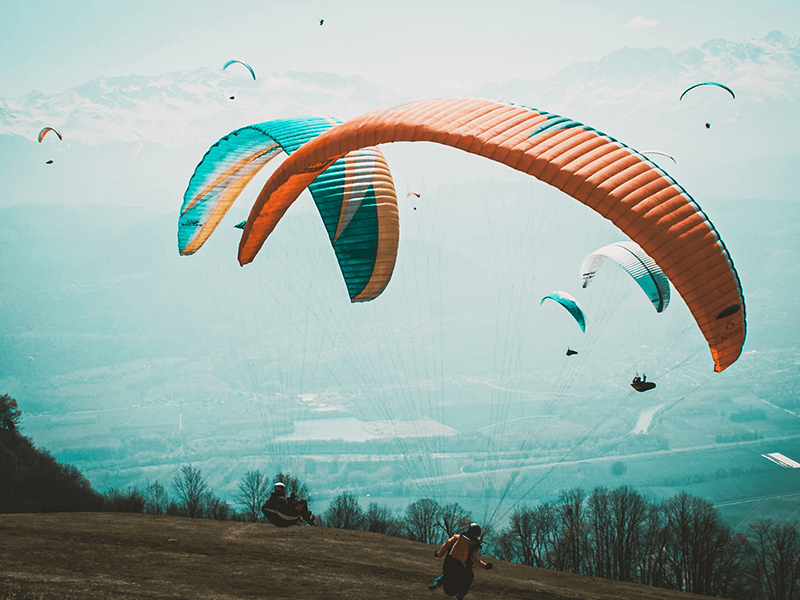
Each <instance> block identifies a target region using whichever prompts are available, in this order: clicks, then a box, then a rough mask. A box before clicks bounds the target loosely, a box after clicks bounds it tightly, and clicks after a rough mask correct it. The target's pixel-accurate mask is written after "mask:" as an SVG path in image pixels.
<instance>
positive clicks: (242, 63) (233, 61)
mask: <svg viewBox="0 0 800 600" xmlns="http://www.w3.org/2000/svg"><path fill="white" fill-rule="evenodd" d="M233 64H239V65H242V66H244V67H245V68H246V69H247V70H248V71H250V75H252V76H253V81H255V79H256V72H255V71H253V67H251V66H250V65H248V64H247V63H246V62H242V61H240V60H229V61H228V62H226V63H225V66H223V67H222V70H223V71H224V70H225V69H227V68H228V67H230V66H231V65H233ZM231 100H233V96H231Z"/></svg>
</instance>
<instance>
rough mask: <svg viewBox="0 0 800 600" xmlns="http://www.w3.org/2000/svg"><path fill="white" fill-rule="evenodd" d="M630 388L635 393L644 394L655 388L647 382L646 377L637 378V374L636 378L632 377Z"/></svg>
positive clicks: (651, 383) (654, 385)
mask: <svg viewBox="0 0 800 600" xmlns="http://www.w3.org/2000/svg"><path fill="white" fill-rule="evenodd" d="M631 387H632V388H633V389H635V390H636V391H637V392H646V391H647V390H652V389H653V388H654V387H656V384H655V383H653V382H652V381H647V375H643V376H642V377H639V374H638V373H637V374H636V377H634V378H633V381H631Z"/></svg>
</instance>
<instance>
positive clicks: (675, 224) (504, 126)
mask: <svg viewBox="0 0 800 600" xmlns="http://www.w3.org/2000/svg"><path fill="white" fill-rule="evenodd" d="M400 141H406V142H415V141H428V142H437V143H440V144H444V145H447V146H452V147H455V148H460V149H461V150H464V151H466V152H470V153H473V154H477V155H480V156H484V157H486V158H488V159H491V160H495V161H497V162H500V163H503V164H505V165H507V166H509V167H512V168H514V169H517V170H519V171H522V172H524V173H528V174H529V175H532V176H534V177H536V178H537V179H540V180H542V181H544V182H546V183H549V184H550V185H552V186H554V187H556V188H558V189H560V190H562V191H563V192H565V193H566V194H568V195H570V196H572V197H573V198H575V199H576V200H578V201H579V202H582V203H583V204H585V205H586V206H589V207H590V208H592V209H594V210H595V211H597V212H598V213H599V214H601V215H602V216H604V217H605V218H607V219H609V220H610V221H612V222H613V223H614V224H615V225H616V226H617V227H618V228H619V229H620V230H621V231H622V232H623V233H625V234H626V235H627V236H628V237H629V238H630V239H631V240H633V241H634V242H636V243H637V244H639V246H641V247H642V249H643V250H644V251H645V252H646V253H647V254H648V255H649V256H651V257H652V258H653V260H654V261H655V262H656V263H657V264H658V266H659V267H661V269H662V270H663V271H664V273H665V274H666V275H667V277H668V278H669V280H670V281H671V282H672V284H673V285H674V286H675V288H676V290H677V291H678V293H679V294H680V295H681V297H682V298H683V299H684V301H685V302H686V304H687V306H688V307H689V309H690V310H691V312H692V315H693V317H694V319H695V321H696V322H697V325H698V327H699V328H700V330H701V331H702V333H703V335H704V336H705V338H706V341H707V342H708V345H709V348H710V350H711V355H712V357H713V359H714V363H715V370H716V371H722V370H723V369H725V368H726V367H728V366H730V365H731V364H732V363H733V362H735V361H736V359H737V358H738V357H739V355H740V354H741V351H742V346H743V344H744V339H745V334H746V322H745V310H744V295H743V293H742V288H741V283H740V281H739V277H738V274H737V273H736V270H735V268H734V266H733V261H732V259H731V257H730V254H729V253H728V250H727V248H726V247H725V244H724V243H723V242H722V240H721V238H720V236H719V234H718V233H717V231H716V229H715V228H714V226H713V224H712V223H711V221H710V220H709V219H708V217H707V215H706V214H705V213H704V212H703V211H702V210H701V209H700V207H699V206H698V205H697V203H696V202H695V201H694V200H693V199H692V197H691V196H690V195H689V194H688V193H687V192H686V190H684V189H683V187H681V186H680V185H679V184H678V183H677V182H676V181H675V180H674V179H673V178H672V177H670V176H669V175H668V174H667V173H666V172H664V171H663V170H662V169H661V168H660V167H658V166H657V165H656V164H655V163H653V162H652V161H651V160H649V159H648V158H647V157H645V156H644V155H642V154H641V153H639V152H637V151H636V150H634V149H632V148H629V147H628V146H626V145H624V144H622V143H621V142H618V141H617V140H615V139H613V138H611V137H609V136H607V135H606V134H604V133H601V132H599V131H597V130H595V129H592V128H591V127H588V126H586V125H583V124H581V123H578V122H577V121H573V120H571V119H567V118H564V117H559V116H558V115H552V114H549V113H546V112H544V111H539V110H535V109H532V108H528V107H525V106H517V105H513V104H505V103H500V102H493V101H488V100H475V99H460V98H452V99H439V100H426V101H420V102H413V103H409V104H403V105H399V106H394V107H390V108H387V109H381V110H378V111H375V112H372V113H369V114H366V115H364V116H361V117H358V118H356V119H353V120H351V121H348V122H346V123H343V124H342V125H340V126H339V127H336V128H334V129H331V130H330V131H328V132H325V133H323V134H321V135H320V136H319V137H317V138H315V139H314V140H311V141H310V142H308V143H307V144H305V145H304V146H303V147H302V148H300V149H299V150H298V151H297V152H296V153H294V154H293V155H292V156H290V157H289V158H288V159H287V160H286V161H285V162H284V163H283V164H282V165H281V166H280V168H279V169H277V170H276V171H275V173H273V175H272V177H270V179H269V180H268V181H267V183H266V184H265V185H264V187H263V189H262V190H261V193H260V194H259V196H258V199H257V200H256V203H255V205H254V206H253V208H252V210H251V212H250V216H249V218H248V220H247V225H246V227H245V230H244V235H243V236H242V238H241V240H240V244H239V263H240V264H242V265H244V264H247V263H249V262H251V261H252V260H253V259H254V258H255V256H256V254H257V253H258V251H259V250H260V249H261V247H262V245H263V244H264V242H265V240H266V238H267V237H268V236H269V234H270V233H271V232H272V230H273V229H274V228H275V226H276V225H277V223H278V221H279V220H280V219H281V217H282V216H283V215H284V214H285V212H286V210H287V209H288V207H289V206H290V205H291V204H292V203H293V202H294V201H295V199H296V198H297V197H298V196H299V195H300V193H301V192H302V191H303V190H304V189H305V188H306V187H307V186H308V185H309V184H310V183H311V182H313V181H314V179H315V178H316V177H317V175H318V174H319V173H321V172H322V171H324V170H325V168H326V167H327V166H329V165H330V164H331V163H332V162H333V161H334V160H336V159H337V158H338V157H340V156H343V155H344V154H346V153H347V152H350V151H353V150H356V149H358V148H363V147H366V146H374V145H378V144H384V143H390V142H400Z"/></svg>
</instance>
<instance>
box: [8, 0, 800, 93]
mask: <svg viewBox="0 0 800 600" xmlns="http://www.w3.org/2000/svg"><path fill="white" fill-rule="evenodd" d="M636 17H642V19H640V20H639V21H638V22H639V23H640V24H641V25H642V26H643V28H639V29H637V28H635V27H633V23H631V20H632V19H635V18H636ZM321 18H324V19H325V24H324V26H322V27H320V26H319V19H321ZM626 24H628V27H627V28H626ZM774 29H780V30H781V31H783V32H784V33H785V34H787V35H788V36H790V37H795V36H798V35H800V2H797V0H770V1H768V2H759V3H758V4H755V3H752V2H728V1H724V0H723V1H720V0H711V1H703V2H697V1H695V0H690V1H683V0H677V1H676V0H672V1H668V0H660V1H658V2H642V1H635V0H610V1H607V2H602V3H601V2H586V1H582V0H566V1H561V2H552V3H542V2H538V3H537V2H535V1H532V0H520V1H516V0H514V1H499V0H498V1H494V2H485V1H484V2H473V1H470V0H462V1H459V2H442V1H433V0H410V1H402V2H399V1H388V2H385V1H379V0H372V1H367V0H365V1H351V2H342V1H340V2H331V1H325V0H292V1H291V2H289V1H280V2H275V1H272V0H266V1H261V2H232V1H231V2H224V3H223V2H219V1H218V0H214V1H212V0H193V1H189V0H166V1H165V0H132V1H124V2H123V1H108V0H105V1H103V0H97V1H96V0H71V1H70V2H65V1H64V0H0V57H1V58H2V62H1V63H0V64H1V65H2V66H0V97H6V98H9V97H12V98H13V97H18V96H21V95H24V94H26V93H28V92H30V91H32V90H39V91H42V92H44V93H55V92H60V91H63V90H65V89H68V88H70V87H73V86H76V85H80V84H81V83H83V82H85V81H88V80H91V79H93V78H95V77H99V76H116V75H130V74H140V75H157V74H160V73H165V72H168V71H174V70H185V69H195V68H200V67H217V66H220V67H221V65H222V64H223V63H224V61H226V60H227V59H229V58H238V59H241V60H245V61H247V62H249V63H250V64H252V65H253V67H254V68H255V69H256V71H257V72H260V73H265V74H266V73H283V72H285V71H292V70H297V71H327V72H333V73H338V74H341V75H361V76H362V77H364V78H365V79H367V80H369V81H371V82H373V83H376V84H378V85H382V86H385V87H390V88H392V89H394V90H396V91H400V92H403V93H407V94H412V93H414V91H416V92H417V93H416V94H414V95H422V94H424V93H425V92H426V91H429V90H436V91H442V90H448V89H449V90H452V91H453V92H459V91H462V90H466V91H468V90H471V89H475V88H476V87H478V86H480V85H482V84H484V83H488V82H494V83H502V82H505V81H507V80H509V79H512V78H525V79H539V78H543V77H547V76H550V75H552V74H554V73H555V72H557V71H558V70H559V69H561V68H562V67H564V66H566V65H567V64H569V63H571V62H574V61H585V60H595V59H598V58H600V57H601V56H603V55H605V54H608V53H609V52H612V51H614V50H616V49H618V48H620V47H623V46H637V47H650V46H665V47H667V48H669V49H670V50H673V51H678V50H681V49H683V48H685V47H687V46H690V45H692V44H698V43H702V42H704V41H707V40H708V39H711V38H715V37H723V38H727V39H730V40H731V41H743V40H745V39H749V38H759V37H763V36H765V35H766V34H767V33H769V32H770V31H771V30H774Z"/></svg>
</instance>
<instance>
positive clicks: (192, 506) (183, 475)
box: [172, 465, 210, 519]
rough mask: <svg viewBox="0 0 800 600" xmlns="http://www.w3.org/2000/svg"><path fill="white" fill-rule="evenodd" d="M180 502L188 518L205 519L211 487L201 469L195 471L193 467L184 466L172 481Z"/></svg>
mask: <svg viewBox="0 0 800 600" xmlns="http://www.w3.org/2000/svg"><path fill="white" fill-rule="evenodd" d="M172 482H173V484H174V486H175V492H176V494H177V495H178V500H179V501H180V503H181V504H182V505H183V508H184V509H185V511H186V516H188V517H191V518H193V519H199V518H202V517H203V511H204V508H205V504H206V497H207V495H208V494H209V491H210V490H209V487H208V484H207V483H206V480H205V479H203V475H202V474H201V472H200V469H195V468H194V467H192V466H191V465H184V466H182V467H181V468H180V470H179V471H178V473H176V474H175V477H174V478H173V480H172Z"/></svg>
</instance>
